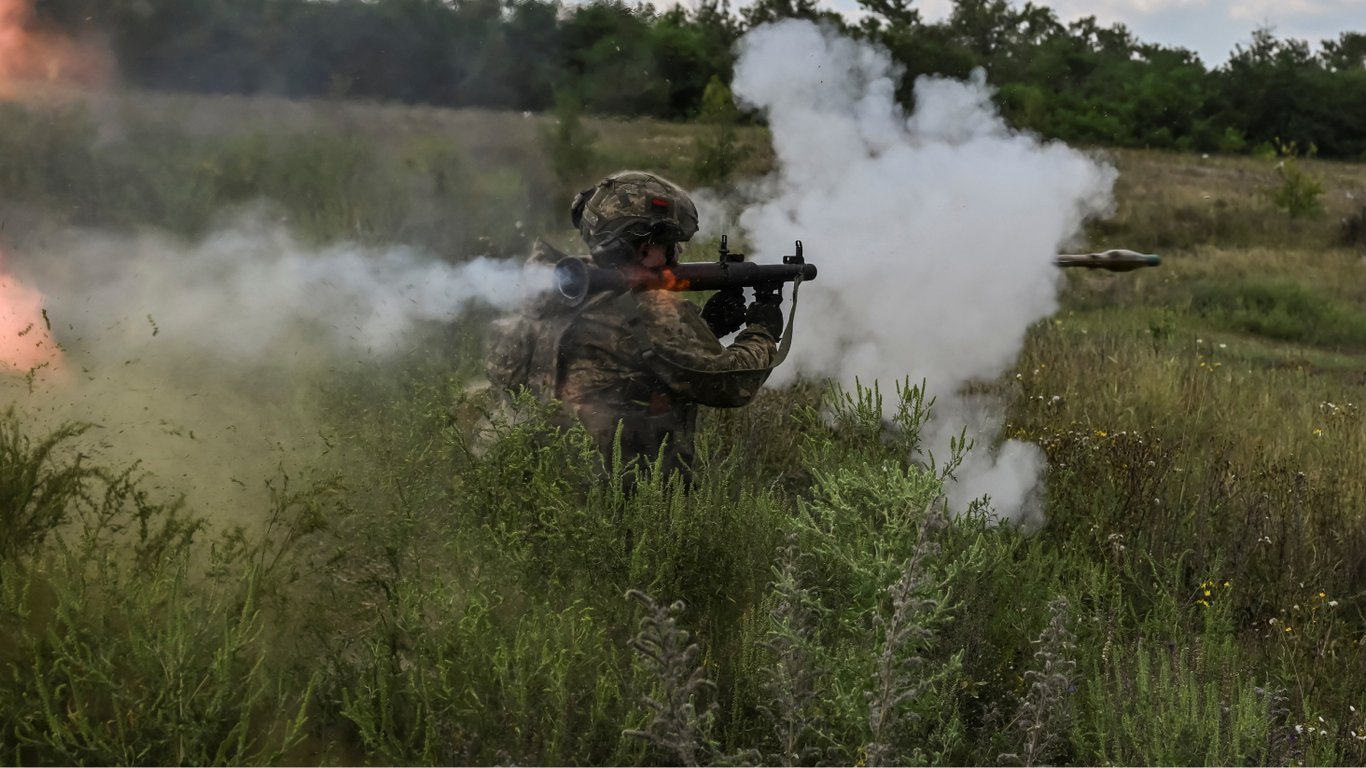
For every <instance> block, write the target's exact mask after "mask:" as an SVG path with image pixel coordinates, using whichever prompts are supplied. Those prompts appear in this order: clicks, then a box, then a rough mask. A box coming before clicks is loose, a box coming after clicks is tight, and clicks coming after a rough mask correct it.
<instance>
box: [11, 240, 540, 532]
mask: <svg viewBox="0 0 1366 768" xmlns="http://www.w3.org/2000/svg"><path fill="white" fill-rule="evenodd" d="M7 250H8V259H7V263H6V267H7V268H8V269H9V271H10V273H11V275H12V277H11V278H10V279H11V280H12V281H14V282H16V283H21V284H23V285H25V286H27V287H28V288H29V289H30V290H32V291H35V292H40V293H41V295H42V297H43V309H44V310H45V313H46V314H45V317H44V318H43V320H42V321H41V322H42V324H43V326H44V330H48V328H47V327H48V326H50V330H48V332H49V333H50V335H51V336H52V338H54V339H55V340H56V343H57V344H59V345H60V358H59V359H55V360H53V364H52V365H45V366H42V367H39V368H36V369H33V370H32V372H31V373H30V374H28V375H25V374H24V373H23V372H21V371H19V370H18V369H19V368H20V367H21V366H18V365H10V366H9V371H10V372H9V374H8V375H6V376H3V377H0V391H4V392H5V394H6V395H7V397H8V399H9V400H10V401H11V402H12V403H14V404H16V405H17V406H18V407H19V408H20V410H21V412H22V414H23V415H24V417H25V418H27V419H29V420H31V421H33V422H35V423H36V425H37V426H39V427H43V428H48V429H50V428H52V427H55V426H56V425H58V424H61V423H66V422H70V421H77V422H84V423H89V424H92V425H94V426H93V428H92V429H91V430H90V431H89V432H88V433H87V436H86V438H85V440H86V441H87V442H88V445H83V446H82V450H83V451H87V452H89V451H93V452H95V453H98V454H99V455H101V456H102V457H103V458H102V462H103V463H105V464H110V465H117V466H126V465H128V464H131V463H132V462H134V461H137V462H140V466H139V469H140V471H142V472H145V473H146V474H147V480H148V482H149V483H150V484H151V485H152V486H153V487H156V488H161V489H164V490H165V491H167V492H169V493H172V494H175V495H180V494H184V495H185V496H186V498H187V501H188V503H189V504H190V506H191V507H192V508H194V509H195V510H196V511H197V512H200V513H202V514H205V515H207V516H209V517H210V518H215V519H223V518H224V517H225V516H226V517H227V519H229V520H234V521H236V522H241V523H248V522H251V519H252V518H253V517H259V511H260V510H259V506H260V504H262V503H263V500H264V497H265V487H264V481H265V480H266V479H269V478H271V477H273V476H275V475H276V474H278V473H279V472H280V471H282V470H283V471H285V472H290V471H294V470H298V469H299V468H300V467H301V466H304V467H307V466H309V465H311V462H313V461H315V460H317V459H319V457H322V456H323V455H325V454H326V453H327V452H328V451H329V449H330V445H329V437H328V436H327V435H326V434H324V432H323V430H322V429H321V427H320V423H319V417H318V409H317V402H316V401H317V397H318V395H319V392H320V390H321V387H323V386H324V384H325V383H326V382H327V381H328V380H329V378H330V379H332V380H333V381H335V380H337V378H338V377H339V376H346V375H351V374H352V373H353V372H354V371H355V370H356V367H357V366H366V365H383V364H385V363H386V362H389V361H392V360H394V359H395V358H397V357H398V356H399V355H403V354H406V353H409V352H411V351H412V350H413V347H414V344H415V339H416V338H418V337H420V336H421V335H422V334H421V331H422V330H423V329H424V328H430V327H432V324H435V323H447V322H451V321H453V320H456V319H457V318H459V317H460V316H461V315H462V313H465V312H467V311H469V310H471V309H472V308H474V307H493V308H508V307H511V306H514V305H516V304H518V303H520V302H521V301H523V300H524V299H525V298H526V297H527V296H529V295H530V294H532V293H535V292H538V291H540V290H545V289H548V288H550V287H551V285H552V283H551V276H550V274H549V270H540V271H528V270H527V268H526V267H525V265H524V264H523V263H522V262H520V261H517V262H512V261H497V260H492V259H487V258H475V259H473V260H470V261H466V262H461V263H452V262H448V261H443V260H440V259H437V258H435V257H434V256H432V255H430V254H427V253H423V252H421V251H419V250H416V249H413V248H408V247H363V246H359V245H354V244H334V245H325V246H319V247H314V246H309V245H306V244H304V243H302V242H300V241H299V240H297V239H296V238H295V237H294V236H293V235H292V234H291V233H290V231H289V230H288V229H286V228H284V227H283V226H282V225H280V224H278V223H275V222H273V221H272V220H270V219H269V217H267V216H263V215H245V216H243V217H241V218H239V219H237V220H235V221H233V222H232V223H231V224H229V225H225V226H223V227H222V228H220V229H218V230H217V231H215V232H214V233H212V234H210V235H209V236H207V237H205V238H204V239H202V240H199V241H195V242H188V241H184V240H180V239H178V238H175V237H173V236H171V235H168V234H164V233H157V232H144V233H138V234H113V233H108V232H92V231H80V230H67V231H63V232H60V233H57V234H50V235H48V236H46V237H44V238H42V239H41V242H38V243H32V244H26V245H25V246H24V247H22V248H9V249H7ZM237 515H240V519H239V518H236V517H235V516H237Z"/></svg>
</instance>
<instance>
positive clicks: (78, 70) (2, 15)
mask: <svg viewBox="0 0 1366 768" xmlns="http://www.w3.org/2000/svg"><path fill="white" fill-rule="evenodd" d="M110 64H111V62H110V60H109V56H108V54H107V53H105V51H104V50H103V49H101V48H100V47H99V46H97V45H94V44H90V43H86V42H83V41H80V40H76V39H73V38H70V37H67V36H65V35H60V34H55V33H52V32H47V31H44V30H42V29H40V28H38V27H37V26H36V25H35V17H34V14H33V0H0V98H14V97H15V96H17V95H18V94H19V93H21V92H22V90H23V88H24V87H25V86H31V85H42V84H52V83H63V84H68V85H84V86H92V85H98V84H100V83H102V82H104V81H105V80H106V78H107V75H108V73H109V72H110V71H111V66H110Z"/></svg>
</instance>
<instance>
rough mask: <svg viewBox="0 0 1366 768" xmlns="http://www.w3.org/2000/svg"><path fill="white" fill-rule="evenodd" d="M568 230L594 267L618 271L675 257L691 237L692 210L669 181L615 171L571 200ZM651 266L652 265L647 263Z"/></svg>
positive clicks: (694, 212)
mask: <svg viewBox="0 0 1366 768" xmlns="http://www.w3.org/2000/svg"><path fill="white" fill-rule="evenodd" d="M569 214H570V218H571V220H572V221H573V222H574V226H575V227H578V230H579V233H580V234H581V235H583V241H584V242H585V243H587V244H588V252H589V253H590V254H591V255H592V257H593V261H594V263H596V264H597V265H598V266H600V267H619V266H622V265H624V264H629V263H632V262H635V261H640V260H642V259H643V258H644V257H645V256H646V254H647V253H651V252H652V253H654V254H659V253H661V249H660V248H658V247H656V246H662V253H663V255H664V259H665V261H666V263H670V264H671V263H673V262H674V261H675V260H676V259H677V258H678V251H679V249H680V244H681V243H683V242H686V241H687V240H688V239H690V238H691V237H692V236H693V235H694V234H696V233H697V207H696V206H694V205H693V202H692V200H691V199H690V198H689V197H688V193H687V192H684V191H683V188H682V187H680V186H678V185H677V184H674V183H673V182H671V181H669V180H667V179H664V178H661V177H659V176H656V175H654V174H651V173H644V172H642V171H619V172H617V173H614V174H612V175H611V176H608V177H607V178H605V179H603V180H602V181H600V182H598V183H597V185H595V186H593V187H592V188H590V189H585V190H584V191H582V192H580V193H579V194H578V196H577V197H575V198H574V204H573V205H572V206H571V207H570V210H569ZM652 266H654V265H652Z"/></svg>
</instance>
